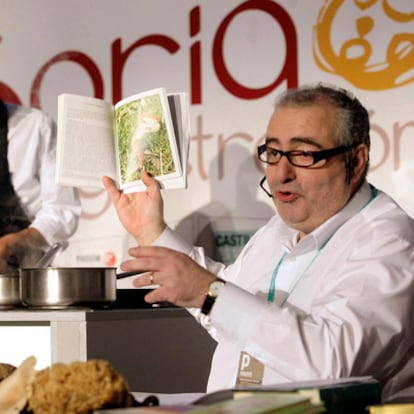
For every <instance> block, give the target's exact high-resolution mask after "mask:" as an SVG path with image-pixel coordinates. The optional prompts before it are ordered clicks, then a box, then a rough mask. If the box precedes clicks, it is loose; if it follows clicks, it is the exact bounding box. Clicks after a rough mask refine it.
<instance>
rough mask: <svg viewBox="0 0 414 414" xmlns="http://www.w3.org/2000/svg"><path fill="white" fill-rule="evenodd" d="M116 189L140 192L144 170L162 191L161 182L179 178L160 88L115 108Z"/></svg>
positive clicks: (175, 149)
mask: <svg viewBox="0 0 414 414" xmlns="http://www.w3.org/2000/svg"><path fill="white" fill-rule="evenodd" d="M115 123H116V130H117V142H118V145H117V151H118V158H119V167H120V187H121V189H123V190H124V191H125V192H132V191H143V190H145V186H144V184H143V183H142V181H141V173H142V171H143V170H144V169H145V170H146V171H147V172H148V173H150V174H151V175H152V176H153V177H155V178H156V179H157V180H158V181H159V182H160V184H161V188H163V183H164V181H165V180H169V179H171V178H176V177H180V176H182V168H181V160H180V153H179V148H178V146H177V139H176V136H175V131H174V128H173V123H172V117H171V112H170V107H169V104H168V100H167V95H166V93H165V90H164V88H158V89H153V90H151V91H147V92H144V93H141V94H137V95H133V96H131V97H129V98H126V99H123V100H122V101H120V102H118V103H117V104H116V105H115Z"/></svg>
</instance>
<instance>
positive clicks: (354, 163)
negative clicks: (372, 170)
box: [350, 144, 369, 185]
mask: <svg viewBox="0 0 414 414" xmlns="http://www.w3.org/2000/svg"><path fill="white" fill-rule="evenodd" d="M368 162H369V150H368V147H367V146H366V145H364V144H360V145H358V146H357V147H356V148H355V149H354V151H353V153H352V159H351V166H350V172H351V174H350V175H351V176H350V182H351V183H352V184H356V185H358V184H359V183H360V182H361V177H362V176H363V174H364V172H365V169H366V168H367V165H368Z"/></svg>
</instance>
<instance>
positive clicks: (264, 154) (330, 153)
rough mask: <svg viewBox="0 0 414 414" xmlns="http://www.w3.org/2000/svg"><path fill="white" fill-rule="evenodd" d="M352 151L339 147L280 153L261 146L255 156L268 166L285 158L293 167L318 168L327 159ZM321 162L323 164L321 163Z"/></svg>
mask: <svg viewBox="0 0 414 414" xmlns="http://www.w3.org/2000/svg"><path fill="white" fill-rule="evenodd" d="M352 149H353V148H352V147H351V146H343V145H341V146H339V147H335V148H330V149H326V150H322V151H299V150H293V151H281V150H278V149H276V148H272V147H271V146H269V145H268V144H263V145H259V146H258V147H257V156H258V157H259V160H260V161H262V162H265V163H266V164H270V165H276V164H277V163H278V162H279V161H280V160H281V159H282V157H286V158H287V159H288V161H289V162H290V163H291V164H292V165H294V166H295V167H302V168H312V167H313V168H318V167H322V166H324V165H325V163H326V162H327V160H328V159H329V158H331V157H334V156H335V155H338V154H344V153H345V152H349V151H352ZM321 161H324V162H323V163H322V162H321ZM316 164H318V165H316Z"/></svg>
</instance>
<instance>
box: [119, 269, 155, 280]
mask: <svg viewBox="0 0 414 414" xmlns="http://www.w3.org/2000/svg"><path fill="white" fill-rule="evenodd" d="M147 272H148V270H131V271H130V272H121V273H117V274H116V278H117V279H124V278H125V277H129V276H134V275H142V274H143V273H147Z"/></svg>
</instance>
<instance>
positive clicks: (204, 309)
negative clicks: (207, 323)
mask: <svg viewBox="0 0 414 414" xmlns="http://www.w3.org/2000/svg"><path fill="white" fill-rule="evenodd" d="M214 282H221V283H222V284H223V285H224V284H225V283H226V282H225V281H224V280H223V279H220V278H218V279H217V280H215V281H214ZM214 282H212V283H214ZM216 299H217V295H214V294H212V293H211V291H210V289H209V290H208V292H207V293H206V297H205V299H204V302H203V304H202V305H201V313H202V314H204V315H209V314H210V312H211V309H212V308H213V305H214V304H215V302H216Z"/></svg>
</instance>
